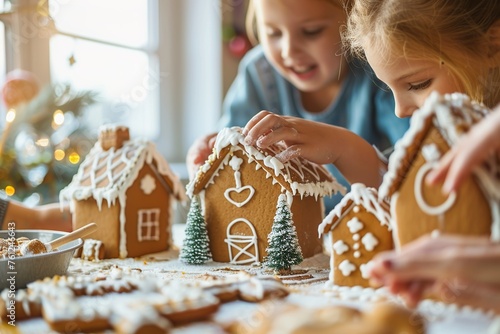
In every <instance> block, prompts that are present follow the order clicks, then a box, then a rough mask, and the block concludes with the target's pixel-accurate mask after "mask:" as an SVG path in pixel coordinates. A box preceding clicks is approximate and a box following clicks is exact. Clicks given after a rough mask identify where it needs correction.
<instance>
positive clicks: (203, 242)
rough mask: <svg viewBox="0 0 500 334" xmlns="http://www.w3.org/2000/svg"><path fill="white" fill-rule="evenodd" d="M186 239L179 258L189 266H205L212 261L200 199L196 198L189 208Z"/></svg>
mask: <svg viewBox="0 0 500 334" xmlns="http://www.w3.org/2000/svg"><path fill="white" fill-rule="evenodd" d="M185 234H186V236H185V238H184V241H183V245H182V249H181V253H180V255H179V258H180V260H181V261H182V262H185V263H189V264H203V263H205V262H207V261H209V260H211V259H212V253H211V252H210V247H209V239H208V233H207V227H206V223H205V218H204V217H203V215H202V213H201V207H200V203H199V200H198V197H194V198H193V200H192V202H191V207H190V208H189V212H188V216H187V222H186V231H185Z"/></svg>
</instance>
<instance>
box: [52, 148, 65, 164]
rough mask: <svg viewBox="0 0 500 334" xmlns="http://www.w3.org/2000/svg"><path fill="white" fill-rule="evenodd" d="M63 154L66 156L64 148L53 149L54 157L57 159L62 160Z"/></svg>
mask: <svg viewBox="0 0 500 334" xmlns="http://www.w3.org/2000/svg"><path fill="white" fill-rule="evenodd" d="M65 156H66V153H65V152H64V150H61V149H59V148H58V149H56V150H55V151H54V159H55V160H57V161H61V160H63V159H64V157H65Z"/></svg>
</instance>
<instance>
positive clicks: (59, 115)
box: [52, 109, 64, 126]
mask: <svg viewBox="0 0 500 334" xmlns="http://www.w3.org/2000/svg"><path fill="white" fill-rule="evenodd" d="M52 119H53V120H54V124H55V125H56V126H61V125H62V124H63V123H64V113H63V112H62V110H60V109H57V110H56V111H54V114H53V115H52Z"/></svg>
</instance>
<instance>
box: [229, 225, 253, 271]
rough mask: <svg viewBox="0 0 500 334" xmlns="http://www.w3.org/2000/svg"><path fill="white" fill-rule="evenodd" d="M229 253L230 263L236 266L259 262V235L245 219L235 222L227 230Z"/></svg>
mask: <svg viewBox="0 0 500 334" xmlns="http://www.w3.org/2000/svg"><path fill="white" fill-rule="evenodd" d="M224 241H225V242H226V243H227V247H228V252H229V262H230V263H234V264H248V263H255V262H259V248H258V245H257V233H256V231H255V228H254V227H253V225H252V223H250V221H248V220H247V219H245V218H237V219H235V220H233V221H232V222H231V223H230V224H229V225H228V226H227V230H226V239H224Z"/></svg>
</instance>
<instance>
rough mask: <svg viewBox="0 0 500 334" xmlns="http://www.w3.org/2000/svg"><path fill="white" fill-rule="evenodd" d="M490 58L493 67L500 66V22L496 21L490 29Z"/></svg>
mask: <svg viewBox="0 0 500 334" xmlns="http://www.w3.org/2000/svg"><path fill="white" fill-rule="evenodd" d="M488 43H489V47H488V49H489V52H488V56H489V57H490V58H491V60H492V62H493V65H495V64H496V66H497V67H498V66H500V20H496V21H495V23H493V24H492V25H491V27H490V28H489V29H488Z"/></svg>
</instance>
